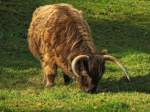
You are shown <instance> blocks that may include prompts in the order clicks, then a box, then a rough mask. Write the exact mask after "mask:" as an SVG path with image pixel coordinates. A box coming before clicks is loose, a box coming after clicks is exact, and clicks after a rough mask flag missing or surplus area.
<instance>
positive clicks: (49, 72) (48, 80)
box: [43, 63, 57, 87]
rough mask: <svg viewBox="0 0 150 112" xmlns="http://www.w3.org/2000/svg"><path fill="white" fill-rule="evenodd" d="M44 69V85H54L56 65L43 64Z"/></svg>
mask: <svg viewBox="0 0 150 112" xmlns="http://www.w3.org/2000/svg"><path fill="white" fill-rule="evenodd" d="M43 71H44V82H45V86H46V87H52V86H53V85H54V81H55V77H56V74H57V73H56V72H57V66H56V65H55V64H52V63H51V64H44V66H43Z"/></svg>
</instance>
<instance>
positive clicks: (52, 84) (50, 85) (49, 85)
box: [45, 83, 55, 88]
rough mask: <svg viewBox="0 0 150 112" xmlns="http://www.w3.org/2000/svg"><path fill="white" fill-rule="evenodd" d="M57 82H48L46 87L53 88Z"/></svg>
mask: <svg viewBox="0 0 150 112" xmlns="http://www.w3.org/2000/svg"><path fill="white" fill-rule="evenodd" d="M54 85H55V84H54V83H47V84H46V85H45V87H46V88H51V87H53V86H54Z"/></svg>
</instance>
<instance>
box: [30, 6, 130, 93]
mask: <svg viewBox="0 0 150 112" xmlns="http://www.w3.org/2000/svg"><path fill="white" fill-rule="evenodd" d="M28 43H29V49H30V51H31V52H32V54H33V55H34V56H35V57H36V58H38V59H39V60H40V62H41V65H42V68H43V71H44V74H45V75H44V76H45V78H44V80H45V81H46V86H52V85H53V84H54V80H55V76H56V70H57V67H60V68H62V70H63V72H64V81H65V82H66V83H67V82H68V81H69V77H72V78H73V77H75V76H76V79H77V80H78V82H79V84H80V87H81V89H83V90H84V91H86V92H93V91H95V90H96V88H97V84H98V81H99V80H100V79H101V77H102V75H103V73H104V70H105V66H104V64H105V60H110V61H113V62H114V63H116V64H117V65H119V66H120V67H121V69H122V70H123V71H125V73H126V74H127V72H126V70H125V69H124V68H123V66H122V65H121V64H120V63H119V62H117V60H116V59H115V58H114V57H112V56H110V55H105V54H106V52H102V53H101V54H96V48H95V46H94V44H93V41H92V38H91V33H90V29H89V26H88V24H87V22H86V21H85V20H84V18H83V16H82V12H81V11H79V10H77V9H75V8H73V7H72V6H71V5H68V4H54V5H46V6H42V7H39V8H37V9H36V10H35V12H34V13H33V17H32V21H31V24H30V27H29V32H28ZM83 57H84V58H83ZM79 58H80V60H79ZM77 60H78V61H77ZM76 65H77V66H76ZM68 76H69V77H68Z"/></svg>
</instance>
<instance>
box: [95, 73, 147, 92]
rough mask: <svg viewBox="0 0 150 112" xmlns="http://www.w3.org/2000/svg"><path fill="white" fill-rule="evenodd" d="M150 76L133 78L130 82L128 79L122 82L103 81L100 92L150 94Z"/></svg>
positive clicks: (121, 80)
mask: <svg viewBox="0 0 150 112" xmlns="http://www.w3.org/2000/svg"><path fill="white" fill-rule="evenodd" d="M149 85H150V74H146V75H144V76H135V77H131V81H130V82H128V81H127V80H126V78H121V79H120V80H112V79H102V80H101V82H100V84H99V88H98V92H142V93H150V86H149Z"/></svg>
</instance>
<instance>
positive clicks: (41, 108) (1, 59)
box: [0, 0, 150, 112]
mask: <svg viewBox="0 0 150 112" xmlns="http://www.w3.org/2000/svg"><path fill="white" fill-rule="evenodd" d="M0 1H1V2H0V112H21V111H25V112H26V111H27V112H49V111H56V112H60V111H61V112H66V111H67V112H70V111H75V112H95V111H97V112H129V111H130V112H149V109H150V64H149V63H150V55H149V54H150V1H149V0H14V2H12V1H9V0H7V1H5V0H0ZM60 2H65V3H70V4H73V5H74V6H75V7H77V8H78V9H81V10H83V12H84V15H85V18H86V19H87V21H88V23H89V25H90V27H91V30H92V35H93V38H94V42H95V45H96V47H97V51H100V49H102V48H106V49H108V51H109V52H110V53H111V54H113V55H114V56H116V57H118V58H119V59H120V60H121V61H122V62H123V63H124V64H125V65H126V67H127V68H128V70H129V73H130V77H131V80H132V81H131V82H130V83H128V82H127V81H126V79H125V78H123V76H122V72H121V71H120V69H118V68H117V67H116V66H114V65H112V64H106V66H107V69H106V73H105V75H104V77H103V79H102V80H101V81H100V83H99V90H100V91H99V93H98V94H87V93H84V92H82V91H80V89H79V88H78V86H77V85H76V83H75V82H72V83H71V84H70V85H67V86H65V85H63V78H62V76H61V72H59V73H60V74H59V75H58V77H57V79H56V85H55V87H53V88H51V89H45V88H44V86H43V84H42V73H41V68H40V64H39V62H38V61H36V60H35V59H34V58H33V57H32V55H31V54H30V52H29V50H28V47H27V40H26V38H27V29H28V26H29V22H30V20H31V15H32V12H33V10H34V9H35V8H36V7H38V6H40V5H44V4H48V3H60Z"/></svg>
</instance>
